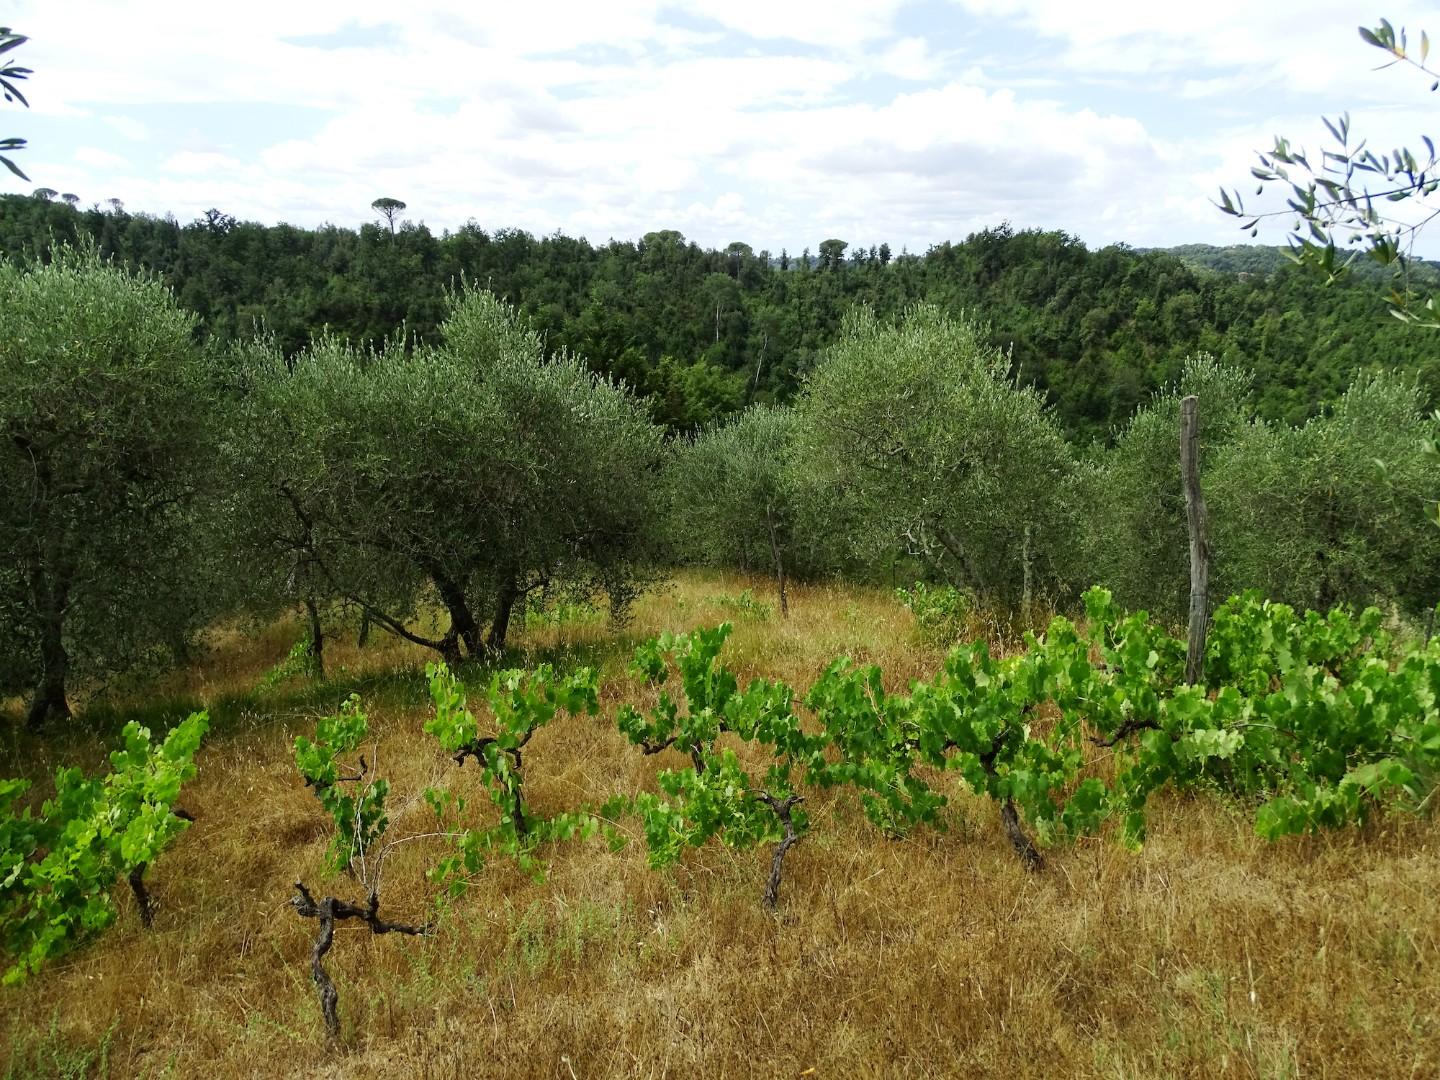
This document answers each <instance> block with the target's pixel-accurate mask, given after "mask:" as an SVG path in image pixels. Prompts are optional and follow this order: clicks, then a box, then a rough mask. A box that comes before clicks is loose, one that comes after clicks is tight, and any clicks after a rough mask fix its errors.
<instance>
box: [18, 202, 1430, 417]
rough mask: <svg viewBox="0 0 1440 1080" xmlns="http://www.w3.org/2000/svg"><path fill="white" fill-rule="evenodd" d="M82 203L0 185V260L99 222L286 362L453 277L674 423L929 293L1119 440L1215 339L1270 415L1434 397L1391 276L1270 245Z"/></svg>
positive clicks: (1215, 350) (428, 334) (123, 252)
mask: <svg viewBox="0 0 1440 1080" xmlns="http://www.w3.org/2000/svg"><path fill="white" fill-rule="evenodd" d="M78 202H79V200H78V199H77V198H75V197H73V196H69V195H67V196H65V197H64V199H63V200H59V199H56V198H55V193H54V192H51V191H47V190H42V191H39V192H37V193H36V195H35V196H30V197H26V196H5V197H0V251H3V252H4V253H5V254H6V256H8V257H9V258H12V259H16V260H21V261H25V260H34V259H40V260H44V259H46V258H48V257H49V253H50V252H51V251H52V250H53V249H54V247H55V245H56V244H61V243H71V242H75V241H77V240H79V239H81V238H87V237H88V238H89V239H91V240H93V241H94V243H95V244H96V245H97V247H98V250H99V252H100V253H101V255H102V256H104V257H106V258H113V259H115V260H117V261H118V263H119V264H120V265H122V266H125V267H127V268H130V269H135V270H148V271H152V272H155V273H158V274H159V275H161V277H162V279H163V280H164V281H165V282H167V283H168V284H169V285H170V286H171V287H172V288H173V289H174V290H175V294H176V297H177V298H178V300H179V302H180V305H181V306H182V307H183V308H184V309H186V310H188V311H191V312H194V313H195V314H196V315H197V316H198V322H197V324H196V330H195V334H196V337H197V340H198V341H201V342H202V343H208V344H212V345H216V346H225V345H229V344H232V343H235V342H242V341H246V340H249V339H250V338H251V337H253V336H254V335H255V334H256V333H257V332H258V333H264V334H266V335H267V336H268V337H269V338H270V339H271V340H272V341H273V343H274V346H275V348H277V349H278V350H279V351H280V352H281V353H282V354H283V355H285V356H294V355H296V354H297V353H299V352H301V351H302V350H304V349H305V348H306V347H307V346H308V344H309V342H310V340H311V337H312V335H313V334H314V333H315V332H316V331H318V330H320V329H321V328H324V329H325V330H326V331H327V332H328V333H329V334H330V335H332V336H334V337H336V338H339V339H341V340H343V341H346V342H348V343H350V344H351V345H353V346H355V347H357V348H366V347H370V346H373V345H376V344H378V343H380V342H383V341H389V340H391V339H393V338H396V337H399V338H402V339H403V340H404V341H405V342H407V343H409V344H419V345H425V346H429V345H435V344H438V343H439V341H440V336H441V331H440V327H441V323H442V322H443V321H444V319H445V316H446V313H447V311H448V310H449V306H448V305H449V301H448V296H449V294H450V291H451V290H453V289H455V288H458V287H461V285H462V283H464V284H467V285H470V286H479V287H481V288H485V289H489V290H491V291H493V292H494V293H495V294H496V295H497V296H499V297H501V298H502V299H504V300H505V301H506V302H507V303H510V304H512V305H514V306H516V307H517V308H518V310H519V311H520V313H521V315H522V317H523V319H524V321H525V322H526V323H527V325H528V326H529V327H530V328H531V329H533V330H534V331H535V332H536V333H538V334H539V335H540V339H541V342H542V347H543V348H544V350H545V352H546V354H547V355H558V354H562V353H569V354H573V355H578V356H581V357H584V358H585V361H586V363H588V364H589V365H590V366H591V367H592V368H593V369H594V370H596V371H598V372H601V373H604V374H606V375H610V376H613V377H615V378H618V379H621V380H623V381H625V382H626V383H627V384H628V385H630V386H631V387H632V388H633V389H634V390H635V391H636V392H637V393H639V394H640V395H641V396H642V397H644V398H646V399H648V402H649V404H648V408H649V409H650V411H651V414H652V416H654V417H655V419H656V420H657V421H659V422H660V423H662V424H664V425H666V426H667V427H669V428H671V429H673V430H682V431H693V430H695V429H696V428H698V427H699V426H701V425H703V424H706V423H710V422H713V421H714V420H717V419H719V418H721V417H724V416H727V415H729V414H731V413H734V412H736V411H738V410H740V409H741V408H744V407H745V406H747V405H751V404H757V403H767V402H771V403H774V402H780V403H783V402H788V401H791V400H793V399H794V397H795V396H796V394H797V392H798V391H799V389H800V386H801V384H802V383H803V381H804V378H805V376H806V374H807V373H808V372H809V371H810V370H811V369H812V368H813V367H814V366H815V364H816V362H817V361H818V359H819V357H820V356H821V355H822V354H823V353H824V351H825V350H826V349H828V348H829V347H830V346H831V345H832V344H834V343H835V341H836V340H837V338H838V337H839V334H840V331H841V325H842V323H843V321H844V319H845V317H846V315H847V313H848V312H850V311H851V310H852V309H853V308H855V307H857V306H861V305H863V306H866V307H868V308H870V309H871V310H872V311H873V312H874V313H875V314H876V315H877V317H879V318H881V319H889V318H893V317H894V316H896V315H898V314H899V313H900V312H902V311H904V310H906V309H907V308H908V307H910V306H912V305H914V304H916V303H920V302H929V303H933V304H936V305H938V306H939V307H940V308H941V309H942V310H943V311H946V312H948V313H949V314H950V315H952V316H957V315H959V314H960V313H962V312H963V313H964V314H965V315H966V317H967V319H968V320H970V321H974V322H977V323H978V324H979V325H978V332H979V333H980V335H981V338H982V339H983V341H984V342H985V343H986V344H988V345H991V346H994V347H996V348H998V349H1000V350H1002V351H1003V352H1004V355H1005V358H1006V363H1007V364H1008V366H1009V369H1010V371H1011V372H1012V373H1013V374H1014V375H1015V376H1016V377H1017V378H1018V380H1019V381H1020V382H1022V383H1023V384H1025V385H1029V386H1034V387H1035V388H1036V389H1037V390H1039V391H1040V392H1041V394H1042V395H1043V397H1044V399H1045V401H1046V402H1047V403H1049V404H1050V405H1052V406H1053V407H1054V409H1055V411H1056V416H1057V418H1058V421H1059V423H1060V426H1061V428H1062V429H1063V430H1064V431H1065V432H1066V434H1067V435H1069V436H1071V437H1080V438H1081V439H1089V438H1093V437H1099V438H1102V439H1106V440H1109V439H1111V438H1113V437H1114V435H1115V434H1116V433H1117V432H1118V431H1119V429H1120V428H1121V427H1123V425H1124V424H1125V423H1126V422H1127V421H1128V419H1129V417H1130V415H1131V414H1132V413H1133V412H1134V410H1135V409H1136V407H1137V406H1139V405H1140V404H1141V403H1142V402H1144V401H1145V400H1147V398H1148V397H1149V395H1150V394H1152V393H1153V392H1154V391H1156V390H1157V389H1159V388H1160V387H1162V386H1165V385H1169V384H1171V383H1173V382H1174V381H1175V380H1176V379H1177V378H1179V376H1180V374H1181V370H1182V367H1183V364H1184V361H1185V358H1186V357H1187V356H1190V355H1193V354H1197V353H1200V352H1205V353H1209V354H1211V355H1213V356H1215V357H1216V358H1218V359H1219V360H1221V361H1222V362H1224V363H1228V364H1232V365H1240V366H1243V367H1245V368H1246V369H1247V370H1248V371H1250V372H1251V373H1252V374H1253V382H1252V390H1251V394H1252V398H1251V402H1252V403H1253V405H1254V406H1255V408H1256V410H1257V413H1258V415H1260V416H1262V417H1264V418H1266V419H1271V420H1286V421H1289V422H1292V423H1298V422H1300V421H1303V420H1305V419H1306V418H1308V417H1310V416H1313V415H1316V414H1317V413H1318V412H1319V411H1320V409H1321V407H1322V406H1323V405H1324V404H1325V403H1326V402H1330V401H1334V400H1335V399H1336V398H1338V397H1339V395H1340V394H1342V393H1343V392H1344V391H1345V389H1346V388H1347V387H1348V386H1349V385H1350V383H1351V382H1352V381H1353V379H1354V378H1355V376H1356V375H1357V374H1358V373H1360V372H1362V371H1368V370H1377V369H1383V370H1399V371H1403V372H1407V373H1412V374H1414V375H1416V377H1417V378H1418V379H1419V380H1420V385H1421V389H1422V393H1423V394H1424V395H1425V401H1426V402H1427V403H1430V404H1440V357H1437V349H1436V348H1435V345H1434V342H1433V341H1432V340H1431V339H1430V338H1429V337H1428V336H1426V335H1423V334H1422V335H1417V334H1415V333H1412V332H1409V331H1408V330H1407V328H1406V327H1404V326H1402V325H1400V324H1398V323H1397V322H1396V320H1394V319H1392V318H1390V317H1388V315H1387V314H1386V306H1385V302H1384V299H1383V297H1382V296H1380V295H1378V291H1377V290H1375V289H1373V288H1371V287H1367V284H1366V283H1365V282H1358V281H1357V282H1353V283H1351V282H1341V283H1338V284H1336V285H1334V286H1332V287H1328V288H1327V287H1325V286H1324V285H1323V284H1321V283H1320V282H1318V281H1316V280H1315V278H1314V277H1312V276H1310V275H1308V274H1305V273H1303V272H1299V271H1298V269H1297V268H1294V267H1289V266H1288V264H1284V263H1283V260H1281V259H1279V258H1278V256H1277V253H1276V252H1274V251H1273V250H1267V249H1263V248H1233V249H1202V248H1198V247H1188V248H1184V249H1178V254H1172V253H1168V252H1165V251H1143V252H1142V251H1135V250H1133V249H1130V248H1127V247H1124V246H1123V245H1122V246H1114V247H1108V248H1103V249H1100V250H1095V251H1092V250H1090V249H1088V248H1087V247H1086V246H1085V245H1084V244H1082V243H1080V242H1079V241H1078V240H1076V239H1074V238H1073V237H1070V236H1067V235H1066V234H1064V233H1060V232H1036V231H1016V230H1013V229H1011V228H1010V227H1009V226H1001V227H998V228H995V229H988V230H985V231H982V232H979V233H975V234H974V235H972V236H970V237H968V238H967V239H965V240H964V241H962V242H958V243H945V244H940V245H937V246H935V247H932V248H931V249H930V250H929V251H927V252H926V253H924V254H923V255H917V254H911V253H907V252H904V251H901V252H899V253H896V252H893V251H892V250H891V248H890V247H889V245H888V244H877V245H870V246H866V245H861V244H851V243H847V242H846V241H844V240H840V239H833V238H832V239H827V240H824V241H822V242H820V243H818V244H817V247H816V253H812V252H811V251H809V250H806V251H803V252H801V253H799V254H794V253H791V252H788V251H781V252H778V253H777V252H773V251H764V250H761V251H755V250H753V249H752V248H751V247H750V246H749V245H747V244H744V243H738V242H737V243H733V244H730V245H729V246H727V247H726V248H724V249H721V250H713V249H704V248H701V247H700V246H698V245H696V244H694V243H691V242H687V241H686V240H685V238H684V237H683V236H681V235H680V234H679V233H676V232H670V231H662V232H652V233H648V234H646V235H645V236H644V237H642V238H641V239H639V240H638V241H633V242H632V241H611V242H609V243H607V244H603V245H595V244H591V243H589V242H588V241H586V240H583V239H576V238H572V237H567V236H564V235H561V234H556V235H554V236H547V237H535V236H532V235H530V234H529V233H526V232H523V231H520V230H515V229H499V230H495V231H486V230H485V229H482V228H481V227H479V226H478V225H475V224H473V223H472V224H469V225H466V226H464V227H462V228H460V229H458V230H456V231H454V232H446V233H444V234H441V235H438V236H437V235H435V234H434V233H432V232H431V231H430V230H429V229H428V228H426V227H425V226H424V225H417V224H414V223H412V222H409V221H398V220H397V215H399V214H400V213H401V212H402V211H403V209H404V207H403V204H402V203H400V201H399V200H396V199H390V198H386V199H381V200H376V202H377V204H384V207H385V212H384V213H385V218H386V223H385V224H370V225H365V226H362V227H361V228H360V229H358V230H352V229H342V228H336V227H333V226H326V227H322V228H318V229H300V228H296V227H293V226H289V225H275V226H264V225H259V224H256V223H253V222H242V221H238V220H236V219H235V218H234V217H232V216H230V215H228V214H225V213H222V212H221V211H219V210H211V211H209V212H207V213H206V214H204V215H202V216H201V217H200V218H198V219H197V220H195V221H193V222H190V223H188V224H184V225H182V224H180V223H178V222H177V221H175V220H174V219H171V218H154V217H148V216H145V215H133V214H129V213H127V212H126V211H125V209H124V207H123V206H122V205H120V204H119V203H118V201H115V200H111V202H110V203H108V204H105V205H103V206H102V205H101V204H96V205H94V206H92V207H91V208H90V209H88V210H86V209H82V208H80V207H79V206H78ZM378 212H381V211H377V213H378ZM392 229H393V232H392Z"/></svg>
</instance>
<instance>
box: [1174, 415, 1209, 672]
mask: <svg viewBox="0 0 1440 1080" xmlns="http://www.w3.org/2000/svg"><path fill="white" fill-rule="evenodd" d="M1199 413H1200V399H1199V398H1197V397H1196V396H1195V395H1194V394H1191V395H1190V396H1189V397H1187V398H1185V399H1184V400H1183V401H1181V402H1180V478H1181V480H1182V481H1183V482H1184V485H1185V517H1186V522H1187V524H1188V526H1189V530H1190V631H1189V649H1188V650H1187V652H1186V656H1185V681H1186V682H1187V683H1191V684H1194V683H1198V682H1200V681H1202V680H1203V679H1204V677H1205V630H1206V624H1207V623H1208V621H1209V616H1208V613H1207V611H1206V599H1207V597H1206V593H1207V591H1208V589H1209V586H1210V522H1209V518H1208V516H1207V514H1206V512H1205V497H1204V496H1203V495H1202V494H1201V493H1200V415H1199Z"/></svg>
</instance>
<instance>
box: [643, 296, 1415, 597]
mask: <svg viewBox="0 0 1440 1080" xmlns="http://www.w3.org/2000/svg"><path fill="white" fill-rule="evenodd" d="M984 340H985V335H984V333H983V331H982V330H981V329H980V328H978V327H977V326H976V325H975V324H973V323H971V322H969V321H967V320H966V319H965V318H963V317H954V316H950V315H947V314H946V313H944V312H942V311H939V310H938V309H936V308H934V307H929V306H922V307H919V308H916V309H914V310H913V311H911V312H910V313H909V314H908V315H907V316H906V317H905V318H903V319H902V320H900V321H899V322H897V323H895V324H888V323H884V322H881V321H880V320H878V319H876V318H874V317H873V316H872V315H871V314H870V313H869V312H866V311H864V310H861V311H858V312H856V313H855V314H854V315H852V317H851V318H850V320H849V321H848V322H847V323H846V327H845V330H844V333H843V334H842V335H841V339H840V341H839V343H838V344H837V345H836V346H835V347H834V348H832V349H831V350H830V351H829V352H828V353H827V354H826V356H825V357H824V358H823V359H822V360H821V362H820V363H819V364H818V365H817V366H816V368H815V369H814V370H813V371H812V372H811V373H810V375H809V377H808V379H807V381H806V384H805V388H804V392H803V394H802V395H801V397H800V399H799V401H798V402H797V403H796V405H795V407H794V409H793V410H792V411H791V413H790V414H786V413H785V412H783V411H779V410H774V409H767V410H764V411H763V412H753V413H750V414H745V415H742V416H741V417H739V418H738V419H736V420H732V421H730V422H729V423H727V424H725V425H722V426H719V427H714V428H709V429H706V430H704V431H702V432H700V433H699V434H698V435H697V436H696V437H695V439H694V440H693V441H691V442H688V443H686V444H684V445H683V446H682V448H681V450H680V452H679V454H678V455H677V457H676V460H675V464H674V465H673V466H672V473H673V475H674V477H675V478H676V479H674V480H673V481H672V484H671V490H672V493H673V494H672V511H671V531H672V533H673V534H674V535H675V537H676V538H677V543H678V550H679V551H680V552H681V553H682V554H684V555H686V556H687V557H689V558H692V559H696V560H698V561H702V562H706V561H708V562H711V563H716V564H719V565H731V566H736V565H739V566H746V567H748V568H751V569H762V568H771V567H772V565H779V562H778V560H776V561H774V562H773V563H772V561H771V560H767V559H766V558H765V557H764V556H765V551H766V548H765V538H766V533H765V529H764V523H765V522H766V520H767V515H768V517H769V520H773V521H778V522H781V523H783V529H782V530H780V532H779V536H780V537H781V539H782V544H781V546H780V547H779V548H778V551H779V552H781V553H784V554H785V558H786V560H787V565H788V566H789V567H790V568H791V569H792V570H794V571H798V572H799V573H800V574H803V575H816V574H823V573H843V574H846V575H850V576H872V577H878V576H879V575H880V573H881V572H882V570H883V569H884V568H885V567H887V566H890V565H893V561H894V560H895V559H896V558H897V557H906V556H908V557H910V558H911V559H913V560H914V562H913V563H912V564H911V565H912V566H914V565H916V564H918V569H919V572H920V573H922V574H924V575H926V576H928V577H929V578H931V579H932V580H935V581H942V582H946V583H948V584H951V585H954V586H955V587H957V588H959V589H961V590H964V591H966V592H968V593H970V594H971V595H972V596H973V597H975V598H976V599H978V600H979V601H981V602H982V603H985V604H988V605H990V606H991V607H992V608H995V609H998V610H1000V611H1005V610H1012V611H1013V610H1018V609H1020V608H1022V607H1023V606H1024V605H1025V603H1026V601H1027V599H1035V600H1040V599H1045V600H1049V601H1050V602H1052V603H1056V604H1060V605H1062V606H1063V605H1065V604H1067V603H1070V602H1072V601H1073V600H1074V598H1075V597H1076V596H1077V595H1078V593H1079V591H1080V590H1082V589H1084V588H1086V587H1088V586H1089V585H1092V584H1097V583H1098V584H1100V585H1104V586H1106V587H1108V588H1110V589H1112V590H1113V591H1114V593H1115V595H1116V599H1117V600H1118V601H1119V602H1120V603H1121V604H1122V605H1123V606H1125V607H1128V608H1143V609H1146V610H1149V611H1151V612H1154V613H1156V614H1158V615H1160V616H1162V617H1165V618H1173V619H1180V618H1183V616H1184V614H1185V611H1186V608H1187V604H1188V590H1189V573H1188V559H1189V550H1188V542H1187V532H1186V520H1185V499H1184V494H1183V492H1182V489H1181V485H1180V474H1179V412H1180V400H1181V398H1182V397H1184V396H1186V395H1189V394H1194V395H1196V396H1197V397H1198V398H1199V400H1200V416H1201V421H1200V423H1201V436H1202V445H1201V465H1202V485H1203V487H1204V489H1205V494H1206V499H1207V502H1208V504H1209V508H1210V518H1211V550H1212V554H1213V559H1214V562H1213V566H1212V571H1211V575H1212V576H1211V581H1212V590H1211V591H1212V595H1213V596H1215V597H1216V598H1223V597H1224V596H1227V595H1230V594H1232V593H1235V592H1238V591H1241V590H1244V589H1249V588H1258V589H1260V590H1262V591H1263V592H1264V593H1265V594H1266V595H1268V596H1271V597H1273V598H1275V599H1277V600H1283V601H1286V602H1289V603H1292V604H1296V605H1300V606H1309V607H1316V608H1319V609H1321V610H1325V609H1328V608H1329V607H1330V606H1331V605H1333V604H1335V603H1337V602H1347V603H1351V604H1356V605H1359V604H1368V603H1372V602H1379V603H1381V604H1385V605H1388V606H1389V607H1390V608H1391V609H1392V610H1395V611H1398V612H1401V613H1408V614H1419V613H1421V612H1422V611H1424V610H1426V609H1428V608H1432V607H1433V606H1434V605H1435V604H1436V602H1437V601H1440V529H1436V528H1435V526H1434V523H1433V522H1432V521H1431V520H1430V515H1431V512H1432V510H1433V505H1434V501H1435V498H1436V494H1437V491H1440V484H1437V483H1436V477H1435V470H1434V464H1433V461H1432V460H1431V459H1430V458H1429V457H1427V456H1426V454H1425V453H1424V446H1425V443H1426V442H1427V440H1434V439H1436V437H1437V435H1440V425H1437V422H1436V421H1435V419H1433V418H1431V417H1428V416H1426V415H1425V413H1424V411H1423V410H1422V408H1421V397H1420V394H1419V393H1418V392H1417V390H1416V388H1415V386H1414V385H1413V383H1412V382H1410V381H1407V380H1406V379H1404V378H1401V377H1399V376H1396V375H1384V374H1375V375H1367V376H1364V377H1362V378H1361V379H1359V380H1358V381H1357V382H1356V383H1355V385H1354V386H1353V387H1352V388H1351V389H1350V390H1349V391H1348V392H1347V393H1346V394H1345V395H1344V396H1343V397H1342V398H1341V399H1340V400H1339V401H1337V402H1336V403H1335V404H1334V405H1333V406H1332V407H1330V408H1329V409H1328V410H1327V411H1325V412H1324V413H1323V414H1322V415H1320V416H1318V417H1316V418H1314V419H1312V420H1310V421H1309V422H1308V423H1306V424H1305V425H1303V426H1301V427H1293V426H1290V425H1286V424H1277V423H1273V422H1265V421H1260V420H1257V419H1255V417H1254V415H1253V412H1252V410H1251V408H1250V404H1249V403H1250V401H1251V400H1252V399H1251V393H1250V379H1249V377H1248V375H1247V374H1246V373H1244V372H1242V371H1238V370H1235V369H1233V368H1228V367H1226V366H1224V365H1221V364H1219V363H1218V362H1216V361H1215V360H1213V359H1212V358H1210V357H1207V356H1198V357H1195V358H1193V359H1191V360H1190V361H1188V362H1187V363H1186V365H1185V367H1184V371H1183V374H1182V376H1181V378H1180V379H1179V381H1178V382H1177V383H1176V385H1174V386H1172V387H1169V388H1167V389H1165V390H1163V391H1162V392H1160V393H1159V394H1157V395H1155V396H1154V398H1152V399H1151V400H1150V401H1149V402H1147V403H1146V404H1144V405H1143V406H1142V407H1141V408H1140V409H1139V410H1138V411H1137V412H1136V414H1135V415H1134V417H1132V418H1131V420H1130V421H1129V422H1128V423H1127V424H1126V425H1125V426H1124V427H1123V428H1121V429H1120V430H1119V431H1117V432H1115V433H1114V434H1113V436H1112V438H1111V440H1110V441H1109V443H1108V445H1107V444H1098V443H1097V444H1095V445H1091V446H1088V447H1082V448H1075V447H1072V446H1071V445H1070V444H1068V443H1067V442H1066V440H1065V439H1064V438H1063V436H1062V435H1061V433H1060V430H1059V427H1058V425H1057V424H1056V422H1055V419H1054V416H1053V414H1052V413H1051V412H1050V410H1049V409H1047V407H1046V406H1045V404H1044V401H1043V400H1042V398H1041V396H1040V395H1039V394H1037V393H1036V392H1035V391H1034V390H1033V389H1030V388H1027V387H1025V386H1023V385H1022V384H1020V383H1019V382H1018V381H1017V380H1016V379H1015V378H1014V376H1013V374H1012V372H1011V369H1010V364H1009V362H1008V358H1007V357H1006V356H1005V355H1004V354H1003V353H1001V352H999V351H997V350H995V349H994V348H992V347H989V346H986V345H985V344H984ZM762 431H766V432H774V433H775V434H774V435H773V436H772V437H770V438H768V439H765V440H760V439H757V437H756V436H757V434H758V433H759V432H762ZM781 433H783V437H780V435H781Z"/></svg>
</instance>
